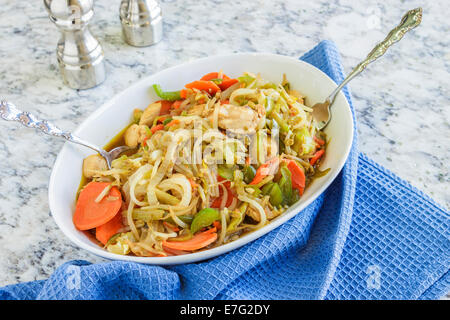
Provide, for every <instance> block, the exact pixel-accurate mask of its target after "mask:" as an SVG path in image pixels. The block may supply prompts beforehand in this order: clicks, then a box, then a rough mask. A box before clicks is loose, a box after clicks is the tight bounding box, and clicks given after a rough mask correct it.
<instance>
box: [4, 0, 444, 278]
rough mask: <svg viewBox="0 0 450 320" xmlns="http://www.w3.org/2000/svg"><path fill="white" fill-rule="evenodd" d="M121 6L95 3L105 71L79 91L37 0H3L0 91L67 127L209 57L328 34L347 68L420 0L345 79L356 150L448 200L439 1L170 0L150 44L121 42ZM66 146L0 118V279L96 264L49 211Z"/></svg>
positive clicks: (307, 43)
mask: <svg viewBox="0 0 450 320" xmlns="http://www.w3.org/2000/svg"><path fill="white" fill-rule="evenodd" d="M119 3H120V1H119V0H116V1H108V0H97V1H95V10H96V11H95V17H94V19H93V21H92V25H91V30H92V32H93V34H94V35H95V36H96V37H97V38H98V39H99V40H100V42H101V44H102V45H103V48H104V51H105V55H106V67H107V79H106V81H105V82H104V83H103V84H102V85H100V86H98V87H96V88H93V89H90V90H84V91H76V90H72V89H69V88H67V87H65V86H64V85H63V84H62V81H61V76H60V74H59V70H58V67H57V64H56V56H55V47H56V43H57V40H58V38H59V33H58V30H57V28H56V27H55V26H54V25H53V24H52V23H51V22H50V21H49V19H48V16H47V13H46V11H45V9H44V7H43V4H42V1H7V0H0V43H1V48H0V61H1V64H0V94H1V97H2V98H5V99H7V100H8V101H11V102H13V103H15V104H16V105H17V106H18V107H19V108H21V109H23V110H27V111H30V112H33V113H36V114H37V115H39V116H40V117H41V118H44V119H48V120H51V121H54V123H56V124H58V125H59V126H60V127H63V128H66V129H68V130H73V129H75V128H76V127H77V126H78V125H79V124H80V123H81V122H82V121H83V120H84V119H85V118H86V117H87V116H88V115H89V114H90V113H91V112H93V111H94V110H95V109H96V108H98V107H99V106H100V105H102V104H103V103H104V102H106V101H107V100H108V99H109V98H111V97H112V96H113V95H114V94H116V93H118V92H120V91H121V90H123V89H125V88H126V87H128V86H129V85H130V84H132V83H134V82H135V81H136V80H138V79H140V78H141V77H144V76H146V75H149V74H152V73H155V72H157V71H159V70H162V69H165V68H167V67H169V66H173V65H176V64H180V63H182V62H186V61H189V60H192V59H196V58H199V57H204V56H207V55H215V54H225V53H232V52H249V51H250V52H256V51H258V52H272V53H278V54H284V55H288V56H292V57H299V56H301V55H302V54H303V53H305V52H306V51H308V50H309V49H311V48H312V47H314V46H315V45H316V44H317V43H318V42H320V41H321V40H324V39H329V40H332V41H334V42H335V43H336V44H337V46H338V48H339V49H340V52H341V54H342V62H343V65H344V66H345V71H346V72H349V71H350V70H351V68H352V67H353V66H354V65H356V64H357V63H358V62H359V61H360V60H361V59H362V58H363V57H365V55H366V54H367V53H368V52H369V51H370V49H371V48H372V47H373V45H374V44H375V43H376V42H378V41H380V40H382V39H383V38H384V36H385V35H386V33H387V32H388V31H389V30H390V29H391V28H392V27H393V26H394V25H396V24H397V23H398V22H399V21H400V18H401V16H402V15H403V14H404V13H405V12H406V11H407V10H409V9H412V8H414V7H417V6H421V5H422V6H423V9H424V18H423V22H422V25H421V26H420V27H419V28H418V29H416V30H414V31H413V32H411V33H410V34H407V35H406V36H405V39H404V40H403V41H401V42H400V43H398V44H396V45H395V46H394V47H393V48H391V50H390V51H389V52H388V54H387V55H386V56H385V57H384V58H383V59H382V60H380V61H379V62H376V63H375V64H374V65H371V66H370V67H369V68H368V70H366V72H364V73H363V74H362V75H361V76H360V77H359V78H358V79H356V80H354V81H353V82H352V83H351V85H350V87H351V90H352V93H353V96H354V105H355V107H356V111H357V117H358V133H359V148H360V150H361V151H362V152H365V153H366V154H368V156H369V157H370V158H372V159H374V160H375V161H377V162H379V163H380V164H382V165H384V166H386V167H388V168H389V169H390V170H392V171H393V172H394V173H396V174H397V175H399V176H400V177H402V178H403V179H405V180H408V181H409V182H411V183H412V184H413V185H414V186H416V187H417V188H419V189H421V190H422V191H424V192H425V193H427V194H429V195H430V196H431V197H432V198H434V199H435V200H436V201H437V202H438V203H440V204H441V205H443V206H444V207H445V208H447V209H449V208H450V192H449V185H450V176H449V167H448V159H449V158H450V148H449V145H450V134H449V133H450V131H449V119H450V108H449V105H450V91H449V90H450V88H449V85H448V84H449V80H450V77H449V71H450V50H449V48H450V43H449V37H448V33H449V31H450V30H449V26H450V23H449V21H448V15H447V14H446V12H445V11H446V10H445V8H446V7H447V1H445V0H439V1H427V2H425V3H423V1H415V0H412V1H408V2H406V1H399V2H395V4H394V3H393V2H390V3H391V4H387V2H386V1H368V0H364V1H349V0H340V1H338V0H331V1H329V0H328V1H324V0H321V1H302V2H301V4H300V2H299V1H295V0H284V1H271V0H254V1H214V2H213V1H207V0H196V1H194V0H166V1H162V8H163V13H164V28H165V34H164V39H163V41H162V42H160V43H159V44H157V45H155V46H152V47H147V48H135V47H131V46H128V45H126V44H125V43H124V42H123V40H122V37H121V26H120V21H119V17H118V8H119ZM205 40H206V41H207V42H205ZM63 143H64V142H63V141H62V140H58V139H54V138H51V137H49V136H44V135H43V134H36V132H35V131H34V130H29V129H26V128H23V127H22V126H20V125H17V124H15V123H7V122H1V123H0V159H1V161H0V190H1V191H0V257H1V258H0V286H3V285H7V284H11V283H16V282H21V281H30V280H36V279H44V278H47V277H48V276H49V274H51V273H52V272H53V271H54V270H55V268H56V267H58V266H60V265H61V264H62V263H64V262H66V261H68V260H72V259H85V260H89V261H92V262H97V261H101V259H100V258H98V257H95V256H92V255H90V254H89V253H87V252H86V251H83V250H81V249H79V248H78V247H76V246H75V245H73V244H72V243H71V242H70V241H69V240H68V239H67V238H66V237H65V236H64V235H63V234H62V232H61V231H60V230H59V229H58V227H57V226H56V224H55V222H54V221H53V219H52V217H51V214H50V211H49V208H48V201H47V187H48V181H49V177H50V172H51V169H52V165H53V162H54V160H55V158H56V156H57V154H58V152H59V150H60V149H61V147H62V145H63Z"/></svg>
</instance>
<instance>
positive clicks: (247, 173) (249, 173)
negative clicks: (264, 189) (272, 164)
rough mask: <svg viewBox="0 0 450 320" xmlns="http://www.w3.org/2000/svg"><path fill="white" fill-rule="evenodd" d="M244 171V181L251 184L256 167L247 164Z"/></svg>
mask: <svg viewBox="0 0 450 320" xmlns="http://www.w3.org/2000/svg"><path fill="white" fill-rule="evenodd" d="M242 172H243V173H244V182H245V183H247V184H249V183H250V182H252V180H253V178H254V177H255V174H256V169H255V168H253V167H252V166H251V165H247V164H246V165H245V166H244V168H243V169H242Z"/></svg>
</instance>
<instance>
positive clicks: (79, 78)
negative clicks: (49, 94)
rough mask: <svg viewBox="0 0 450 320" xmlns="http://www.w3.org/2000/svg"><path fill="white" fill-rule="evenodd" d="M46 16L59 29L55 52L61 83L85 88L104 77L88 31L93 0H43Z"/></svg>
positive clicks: (94, 41) (96, 44)
mask: <svg viewBox="0 0 450 320" xmlns="http://www.w3.org/2000/svg"><path fill="white" fill-rule="evenodd" d="M44 4H45V8H46V9H47V11H48V14H49V17H50V20H51V21H52V22H53V23H54V24H55V25H56V26H57V27H58V28H59V30H60V31H61V38H60V39H59V41H58V45H57V48H56V56H57V60H58V64H59V69H60V71H61V74H62V77H63V81H64V83H65V84H66V85H67V86H69V87H70V88H73V89H88V88H92V87H95V86H96V85H98V84H100V83H102V82H103V81H104V80H105V62H104V53H103V49H102V47H101V45H100V43H99V42H98V41H97V39H95V37H94V36H93V35H92V34H91V32H90V31H89V27H88V24H89V21H90V20H91V19H92V17H93V15H94V10H93V6H94V4H93V0H77V1H72V0H44Z"/></svg>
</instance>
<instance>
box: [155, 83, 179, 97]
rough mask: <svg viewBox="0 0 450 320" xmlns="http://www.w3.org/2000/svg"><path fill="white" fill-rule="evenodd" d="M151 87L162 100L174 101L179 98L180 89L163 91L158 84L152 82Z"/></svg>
mask: <svg viewBox="0 0 450 320" xmlns="http://www.w3.org/2000/svg"><path fill="white" fill-rule="evenodd" d="M153 89H155V92H156V94H157V95H158V97H160V98H161V99H163V100H167V101H176V100H181V95H180V91H163V90H162V89H161V86H160V85H159V84H154V85H153Z"/></svg>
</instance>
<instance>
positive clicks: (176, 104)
mask: <svg viewBox="0 0 450 320" xmlns="http://www.w3.org/2000/svg"><path fill="white" fill-rule="evenodd" d="M183 101H184V100H177V101H175V102H174V103H172V108H174V109H178V108H179V107H180V106H181V104H182V103H183Z"/></svg>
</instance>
